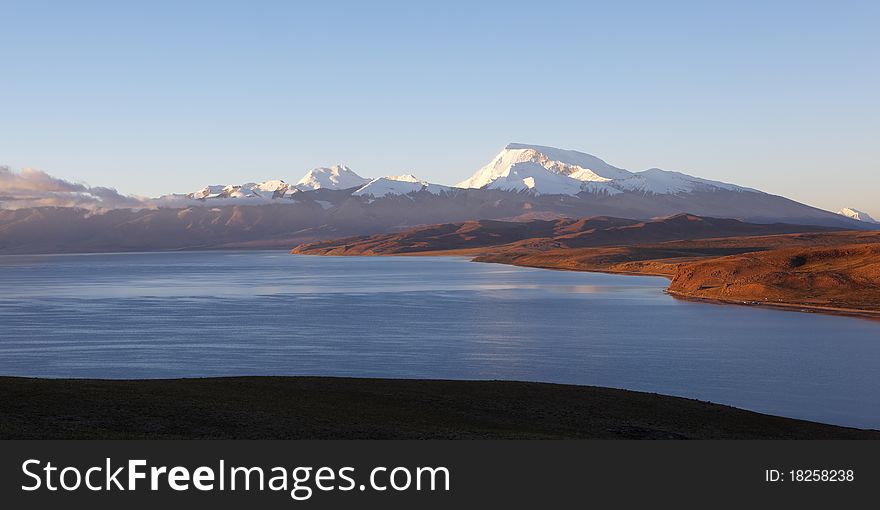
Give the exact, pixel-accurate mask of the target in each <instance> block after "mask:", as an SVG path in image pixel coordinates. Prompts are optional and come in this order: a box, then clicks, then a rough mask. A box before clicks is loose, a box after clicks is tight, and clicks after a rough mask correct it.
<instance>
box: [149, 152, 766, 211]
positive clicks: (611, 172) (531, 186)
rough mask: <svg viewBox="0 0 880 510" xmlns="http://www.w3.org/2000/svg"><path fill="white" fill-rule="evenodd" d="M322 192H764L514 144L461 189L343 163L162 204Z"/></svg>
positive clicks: (460, 185) (384, 194)
mask: <svg viewBox="0 0 880 510" xmlns="http://www.w3.org/2000/svg"><path fill="white" fill-rule="evenodd" d="M317 189H330V190H345V189H352V190H353V191H352V195H353V196H371V197H375V198H379V197H388V196H392V195H409V194H412V193H418V192H421V191H427V192H429V193H432V194H441V193H450V192H454V191H456V190H461V189H486V190H499V191H512V192H516V193H525V194H530V195H567V196H578V195H581V194H597V195H607V196H613V195H619V194H622V193H638V194H650V195H676V194H681V193H691V192H694V191H717V190H725V191H740V192H754V193H758V191H757V190H754V189H750V188H745V187H742V186H736V185H734V184H728V183H724V182H719V181H710V180H707V179H701V178H699V177H694V176H691V175H687V174H683V173H680V172H671V171H667V170H661V169H659V168H651V169H649V170H645V171H642V172H630V171H628V170H624V169H622V168H617V167H615V166H612V165H610V164H608V163H606V162H605V161H603V160H601V159H599V158H597V157H596V156H592V155H590V154H586V153H583V152H578V151H573V150H562V149H556V148H553V147H544V146H540V145H525V144H517V143H512V144H510V145H508V146H507V147H505V148H504V150H502V151H501V152H500V153H499V154H498V155H497V156H495V158H494V159H493V160H492V161H491V162H490V163H489V164H487V165H486V166H484V167H482V168H480V169H479V170H477V171H476V173H474V174H473V175H472V176H471V177H470V178H468V179H465V180H464V181H461V182H459V183H458V184H456V185H455V186H445V185H442V184H433V183H429V182H427V181H425V180H422V179H419V178H417V177H415V176H413V175H411V174H406V175H387V176H383V177H379V178H375V179H369V178H364V177H361V176H360V175H358V174H357V173H355V171H354V170H352V169H351V168H349V167H347V166H344V165H337V166H334V167H329V168H315V169H313V170H310V171H309V172H308V173H307V174H306V175H305V176H304V177H303V178H302V179H300V180H299V181H298V182H297V183H296V184H293V185H291V184H287V183H286V182H285V181H283V180H270V181H265V182H261V183H247V184H240V185H213V186H206V187H205V188H202V189H201V190H198V191H195V192H192V193H187V194H185V195H166V196H164V197H161V198H160V200H161V201H163V202H167V201H169V200H174V199H178V200H179V199H182V198H188V199H193V200H213V199H229V198H233V199H246V200H249V201H253V202H266V201H269V200H276V199H295V196H296V193H298V192H301V191H311V190H317Z"/></svg>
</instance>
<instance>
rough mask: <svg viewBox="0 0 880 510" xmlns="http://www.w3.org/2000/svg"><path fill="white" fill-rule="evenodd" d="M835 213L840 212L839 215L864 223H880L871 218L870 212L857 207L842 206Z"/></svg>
mask: <svg viewBox="0 0 880 510" xmlns="http://www.w3.org/2000/svg"><path fill="white" fill-rule="evenodd" d="M837 214H840V215H841V216H846V217H847V218H852V219H854V220H859V221H864V222H865V223H880V222H878V221H877V220H875V219H874V218H872V217H871V215H870V214H868V213H866V212H864V211H860V210H858V209H853V208H852V207H844V208H843V209H841V210H839V211H837Z"/></svg>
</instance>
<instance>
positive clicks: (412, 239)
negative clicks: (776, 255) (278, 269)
mask: <svg viewBox="0 0 880 510" xmlns="http://www.w3.org/2000/svg"><path fill="white" fill-rule="evenodd" d="M832 230H836V229H833V228H828V227H816V226H804V225H788V224H784V223H774V224H754V223H745V222H742V221H738V220H732V219H720V218H704V217H700V216H695V215H692V214H678V215H675V216H670V217H668V218H660V219H656V220H652V221H639V220H630V219H624V218H612V217H608V216H597V217H592V218H581V219H571V218H563V219H559V220H534V221H529V222H508V221H492V220H481V221H467V222H463V223H446V224H443V225H430V226H425V227H418V228H413V229H410V230H406V231H404V232H399V233H391V234H377V235H371V236H356V237H348V238H343V239H335V240H330V241H320V242H315V243H308V244H301V245H299V246H297V247H296V248H294V249H293V250H292V251H291V253H297V254H311V255H393V254H402V253H419V252H436V251H444V250H467V249H474V248H484V247H489V246H501V245H509V246H506V249H507V250H514V249H523V250H540V251H545V250H550V249H558V248H581V247H589V246H617V245H631V244H641V243H648V242H661V241H671V240H682V239H701V238H707V237H733V236H755V235H768V234H788V233H794V232H813V231H832Z"/></svg>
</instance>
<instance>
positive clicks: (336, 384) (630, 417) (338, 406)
mask: <svg viewBox="0 0 880 510" xmlns="http://www.w3.org/2000/svg"><path fill="white" fill-rule="evenodd" d="M0 438H4V439H13V438H34V439H36V438H41V439H42V438H108V439H109V438H155V439H159V438H240V439H246V438H247V439H257V438H260V439H269V438H272V439H406V438H426V439H427V438H434V439H439V438H462V439H467V438H495V439H500V438H509V439H516V438H521V439H526V438H528V439H539V438H580V439H589V438H608V439H776V438H784V439H832V438H840V439H880V432H877V431H863V430H857V429H849V428H844V427H836V426H832V425H823V424H818V423H812V422H807V421H801V420H793V419H788V418H780V417H774V416H768V415H764V414H759V413H753V412H750V411H744V410H741V409H736V408H733V407H728V406H722V405H717V404H711V403H707V402H700V401H696V400H689V399H683V398H676V397H668V396H662V395H656V394H650V393H640V392H633V391H624V390H616V389H609V388H598V387H588V386H568V385H556V384H541V383H523V382H505V381H425V380H398V379H347V378H326V377H236V378H212V379H174V380H138V381H110V380H59V379H27V378H15V377H3V378H0Z"/></svg>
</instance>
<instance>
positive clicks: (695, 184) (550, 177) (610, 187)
mask: <svg viewBox="0 0 880 510" xmlns="http://www.w3.org/2000/svg"><path fill="white" fill-rule="evenodd" d="M457 186H458V187H461V188H485V189H501V190H511V191H526V192H530V193H535V194H544V195H557V194H558V195H576V194H578V193H581V192H587V193H596V194H606V195H616V194H619V193H623V192H635V193H643V194H678V193H690V192H694V191H715V190H727V191H755V190H752V189H749V188H743V187H740V186H734V185H733V184H727V183H723V182H718V181H710V180H707V179H700V178H699V177H692V176H690V175H687V174H683V173H680V172H669V171H666V170H660V169H659V168H652V169H650V170H645V171H644V172H635V173H634V172H630V171H628V170H624V169H622V168H617V167H615V166H612V165H609V164H608V163H606V162H605V161H603V160H601V159H599V158H597V157H596V156H592V155H590V154H586V153H583V152H578V151H572V150H562V149H555V148H553V147H544V146H541V145H525V144H518V143H512V144H510V145H508V146H507V147H505V148H504V150H502V151H501V153H500V154H498V155H497V156H495V159H493V160H492V161H491V162H490V163H489V164H488V165H486V166H484V167H483V168H480V169H479V170H477V172H476V173H475V174H474V175H473V176H471V178H470V179H467V180H465V181H462V182H460V183H458V184H457Z"/></svg>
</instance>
